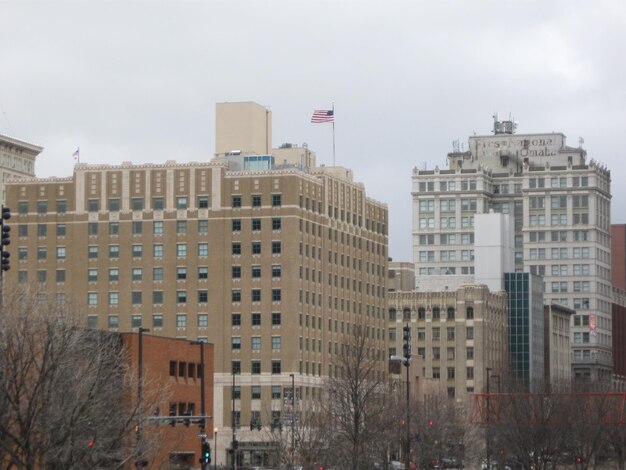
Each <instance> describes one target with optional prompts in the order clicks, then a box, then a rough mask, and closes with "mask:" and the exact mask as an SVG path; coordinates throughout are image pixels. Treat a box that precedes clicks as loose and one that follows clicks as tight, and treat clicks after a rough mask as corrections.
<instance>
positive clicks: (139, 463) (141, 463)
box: [135, 327, 150, 469]
mask: <svg viewBox="0 0 626 470" xmlns="http://www.w3.org/2000/svg"><path fill="white" fill-rule="evenodd" d="M148 331H150V330H149V329H148V328H142V327H139V329H138V330H137V332H138V339H137V347H138V351H137V432H136V437H137V448H136V449H135V454H136V455H135V467H137V468H138V469H140V468H143V467H146V466H148V462H147V461H146V460H145V459H144V458H143V455H142V454H143V449H142V447H143V446H142V441H141V437H142V436H141V433H142V431H143V417H142V415H143V334H144V333H145V332H148Z"/></svg>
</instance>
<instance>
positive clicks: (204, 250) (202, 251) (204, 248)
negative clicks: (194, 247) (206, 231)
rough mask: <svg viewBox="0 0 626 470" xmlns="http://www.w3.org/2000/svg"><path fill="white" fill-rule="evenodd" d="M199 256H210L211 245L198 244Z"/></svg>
mask: <svg viewBox="0 0 626 470" xmlns="http://www.w3.org/2000/svg"><path fill="white" fill-rule="evenodd" d="M198 256H201V257H206V256H209V244H208V243H198Z"/></svg>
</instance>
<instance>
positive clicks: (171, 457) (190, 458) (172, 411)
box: [121, 333, 214, 469]
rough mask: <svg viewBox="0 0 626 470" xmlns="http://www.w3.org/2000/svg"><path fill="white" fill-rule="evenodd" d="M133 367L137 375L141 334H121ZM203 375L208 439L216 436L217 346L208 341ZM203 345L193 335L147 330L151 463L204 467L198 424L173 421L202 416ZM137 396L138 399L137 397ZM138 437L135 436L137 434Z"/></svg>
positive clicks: (146, 435) (145, 436)
mask: <svg viewBox="0 0 626 470" xmlns="http://www.w3.org/2000/svg"><path fill="white" fill-rule="evenodd" d="M121 336H122V338H123V343H124V346H125V347H126V348H127V349H128V353H129V364H130V367H131V371H133V373H134V374H138V370H139V369H138V367H139V364H138V363H139V335H138V334H137V333H122V335H121ZM202 347H204V377H205V407H206V415H207V416H209V417H210V418H208V419H207V420H206V433H207V439H208V440H209V442H211V443H212V441H211V439H212V438H213V418H212V417H213V372H214V369H213V345H212V344H204V345H203V346H202ZM200 348H201V346H200V345H199V344H192V343H191V342H190V341H189V340H186V339H178V338H164V337H160V336H152V335H150V334H149V333H143V335H142V363H143V368H142V376H143V384H144V385H143V388H142V401H143V402H144V408H143V410H144V411H143V415H144V417H143V420H142V422H143V426H142V432H141V436H142V442H143V445H144V446H145V447H144V448H145V449H146V454H148V455H149V462H148V467H147V468H168V467H167V466H166V465H163V464H164V463H166V462H168V461H169V462H170V465H171V466H170V467H169V468H180V469H185V468H190V467H196V468H197V467H199V466H200V464H199V459H200V449H201V447H200V445H201V443H200V439H199V437H198V434H199V424H196V423H187V424H185V423H184V422H183V421H182V420H179V422H178V423H176V424H175V425H174V426H172V425H171V424H169V421H170V420H169V419H168V418H167V417H168V416H170V415H176V416H183V415H185V414H189V415H192V416H199V415H201V377H202V370H203V369H202V367H201V357H200V354H201V351H200ZM133 399H137V396H134V397H133ZM133 438H134V439H136V437H135V436H133Z"/></svg>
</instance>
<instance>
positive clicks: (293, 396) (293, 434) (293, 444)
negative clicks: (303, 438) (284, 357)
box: [289, 374, 296, 467]
mask: <svg viewBox="0 0 626 470" xmlns="http://www.w3.org/2000/svg"><path fill="white" fill-rule="evenodd" d="M289 377H291V466H292V467H293V460H294V454H295V452H296V430H295V421H296V420H295V412H296V376H295V375H294V374H289Z"/></svg>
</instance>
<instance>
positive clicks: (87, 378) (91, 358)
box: [0, 292, 136, 470]
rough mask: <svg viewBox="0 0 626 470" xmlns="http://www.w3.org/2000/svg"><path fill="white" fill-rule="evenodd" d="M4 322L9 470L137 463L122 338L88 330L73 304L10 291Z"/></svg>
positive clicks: (1, 403) (1, 429)
mask: <svg viewBox="0 0 626 470" xmlns="http://www.w3.org/2000/svg"><path fill="white" fill-rule="evenodd" d="M0 316H1V318H2V329H1V330H0V373H1V376H0V409H1V412H2V416H1V417H0V449H1V451H2V454H3V456H2V457H3V464H2V465H3V466H4V467H5V468H7V469H13V468H16V469H25V470H35V469H37V468H47V469H53V470H54V469H59V470H61V469H63V470H68V469H79V468H81V469H84V468H91V469H97V468H120V467H122V466H124V465H125V464H126V463H127V462H129V461H130V460H131V459H132V458H133V457H136V455H135V454H134V449H133V444H134V442H133V439H132V438H131V436H132V432H131V430H132V428H133V427H134V425H135V417H136V413H135V408H133V400H132V399H131V396H132V391H133V378H132V374H131V373H130V372H129V370H128V367H127V366H126V361H125V357H124V349H123V347H122V340H121V337H120V336H119V335H116V334H110V333H106V332H102V331H94V330H85V329H83V328H81V327H80V326H79V323H78V322H77V321H76V319H75V318H76V317H75V316H73V315H72V312H71V310H70V309H69V308H67V306H64V308H60V306H58V305H56V304H53V303H47V302H45V301H43V300H41V299H40V297H39V296H37V295H35V294H32V295H29V294H28V293H25V292H11V293H9V294H8V295H7V293H5V295H4V299H3V305H2V307H1V310H0Z"/></svg>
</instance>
